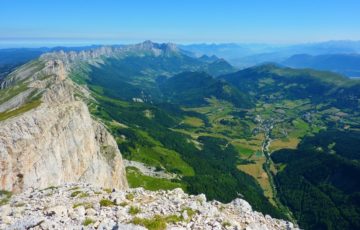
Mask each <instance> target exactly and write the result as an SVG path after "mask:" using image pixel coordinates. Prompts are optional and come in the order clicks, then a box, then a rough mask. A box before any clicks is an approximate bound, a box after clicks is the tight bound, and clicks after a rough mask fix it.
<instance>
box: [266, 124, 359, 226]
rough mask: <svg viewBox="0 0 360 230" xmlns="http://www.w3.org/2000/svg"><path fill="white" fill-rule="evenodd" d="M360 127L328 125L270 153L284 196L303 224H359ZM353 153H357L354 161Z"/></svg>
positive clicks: (281, 194) (301, 224) (281, 192)
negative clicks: (331, 127)
mask: <svg viewBox="0 0 360 230" xmlns="http://www.w3.org/2000/svg"><path fill="white" fill-rule="evenodd" d="M359 144H360V133H359V132H341V131H337V130H331V131H324V132H321V133H319V134H317V135H315V136H312V137H307V138H305V139H304V140H303V141H302V142H301V143H300V145H299V146H298V148H297V149H296V150H288V149H284V150H279V151H277V152H275V153H273V154H272V159H273V160H274V162H275V163H276V164H279V165H285V169H283V170H282V171H281V172H279V173H278V174H277V175H276V177H275V178H276V182H277V184H278V188H279V195H280V197H281V200H282V201H283V202H284V203H285V204H286V205H287V206H288V207H290V209H291V210H292V211H293V213H294V215H295V216H296V218H297V219H298V221H299V224H300V226H302V227H303V228H305V229H359V228H360V199H359V198H360V180H359V177H360V164H359V162H358V161H357V160H358V159H359V157H360V145H359ZM354 159H357V160H355V161H354Z"/></svg>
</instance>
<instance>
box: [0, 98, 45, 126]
mask: <svg viewBox="0 0 360 230" xmlns="http://www.w3.org/2000/svg"><path fill="white" fill-rule="evenodd" d="M40 104H41V99H40V98H38V99H35V100H32V101H30V102H28V103H26V104H24V105H22V106H21V107H19V108H17V109H14V110H10V111H5V112H2V113H0V121H3V120H6V119H8V118H10V117H15V116H17V115H20V114H23V113H25V112H27V111H29V110H31V109H34V108H36V107H38V106H39V105H40Z"/></svg>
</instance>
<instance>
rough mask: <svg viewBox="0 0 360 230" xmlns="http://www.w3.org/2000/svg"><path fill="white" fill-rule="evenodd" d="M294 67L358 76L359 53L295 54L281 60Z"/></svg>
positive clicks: (359, 74) (359, 68)
mask: <svg viewBox="0 0 360 230" xmlns="http://www.w3.org/2000/svg"><path fill="white" fill-rule="evenodd" d="M282 64H284V65H286V66H289V67H295V68H312V69H319V70H328V71H333V72H337V73H340V74H343V75H346V76H349V77H360V54H324V55H315V56H313V55H308V54H297V55H294V56H291V57H290V58H288V59H286V60H285V61H283V62H282Z"/></svg>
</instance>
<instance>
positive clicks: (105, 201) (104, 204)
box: [100, 199, 115, 207]
mask: <svg viewBox="0 0 360 230" xmlns="http://www.w3.org/2000/svg"><path fill="white" fill-rule="evenodd" d="M114 205H115V204H114V202H112V201H111V200H109V199H102V200H100V206H101V207H111V206H114Z"/></svg>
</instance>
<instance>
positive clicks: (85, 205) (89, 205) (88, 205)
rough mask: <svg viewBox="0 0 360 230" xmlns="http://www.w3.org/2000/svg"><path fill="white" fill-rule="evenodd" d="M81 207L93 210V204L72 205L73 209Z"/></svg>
mask: <svg viewBox="0 0 360 230" xmlns="http://www.w3.org/2000/svg"><path fill="white" fill-rule="evenodd" d="M80 206H83V207H84V208H85V209H88V208H93V204H92V203H89V202H82V203H76V204H74V205H73V208H77V207H80Z"/></svg>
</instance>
